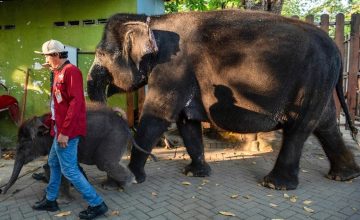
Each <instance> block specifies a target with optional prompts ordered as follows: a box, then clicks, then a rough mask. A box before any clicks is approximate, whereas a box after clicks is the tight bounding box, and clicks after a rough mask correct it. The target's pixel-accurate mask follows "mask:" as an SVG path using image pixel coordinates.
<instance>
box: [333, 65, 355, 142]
mask: <svg viewBox="0 0 360 220" xmlns="http://www.w3.org/2000/svg"><path fill="white" fill-rule="evenodd" d="M336 94H337V96H338V98H339V102H340V105H341V108H342V109H343V111H344V113H345V118H346V122H347V124H348V126H349V128H350V130H351V136H352V138H353V139H354V141H355V142H356V143H358V142H357V139H356V135H357V133H358V130H357V128H356V127H355V125H354V123H353V121H352V120H351V118H350V113H349V109H348V107H347V104H346V102H345V96H344V90H343V65H342V62H341V68H340V74H339V79H338V81H337V84H336Z"/></svg>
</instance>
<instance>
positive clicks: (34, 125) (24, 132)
mask: <svg viewBox="0 0 360 220" xmlns="http://www.w3.org/2000/svg"><path fill="white" fill-rule="evenodd" d="M86 113H87V135H86V137H85V138H83V139H81V141H80V143H79V149H78V161H79V163H83V164H87V165H96V166H97V167H98V168H99V170H101V171H105V172H106V173H107V180H106V181H105V182H104V183H103V187H104V188H113V187H115V186H116V187H124V186H125V185H127V184H130V183H131V182H133V181H134V176H133V174H132V173H131V172H130V170H129V169H128V168H127V167H126V166H124V165H123V164H121V163H120V160H121V157H122V156H123V154H124V153H125V152H126V150H127V148H128V147H129V146H131V145H133V146H135V147H136V148H138V146H137V145H136V143H135V142H134V139H133V137H132V135H131V132H130V130H129V127H128V125H127V122H126V120H125V119H124V118H123V117H122V116H120V115H119V114H118V113H117V112H115V111H113V110H111V109H109V108H106V107H103V106H97V105H92V106H88V107H87V112H86ZM48 120H49V114H46V115H42V116H40V117H33V118H32V119H29V120H27V121H25V122H24V123H23V124H22V125H21V127H20V128H19V131H18V144H17V147H16V157H15V164H14V169H13V172H12V175H11V178H10V180H9V182H8V183H7V185H6V186H5V188H4V190H3V193H4V194H5V193H6V192H7V191H8V189H9V188H10V187H11V186H12V185H13V184H14V183H15V182H16V180H17V178H18V176H19V173H20V171H21V169H22V167H23V165H25V164H27V163H29V162H30V161H32V160H34V159H36V158H38V157H40V156H45V155H47V154H48V153H49V152H50V148H51V145H52V141H53V137H51V135H50V132H49V127H48V126H47V125H46V124H47V123H46V121H48ZM140 150H142V149H140ZM144 153H147V154H150V153H148V152H145V151H144ZM150 155H151V156H153V155H152V154H150ZM153 157H154V156H153ZM154 158H155V157H154ZM155 159H156V158H155ZM63 179H64V178H63ZM62 183H64V184H65V185H66V188H68V186H69V184H68V183H66V182H65V181H62ZM62 191H63V192H64V191H65V193H66V192H69V191H68V190H64V187H63V186H62ZM66 194H67V193H66Z"/></svg>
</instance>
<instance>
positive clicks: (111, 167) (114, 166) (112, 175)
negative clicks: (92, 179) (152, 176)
mask: <svg viewBox="0 0 360 220" xmlns="http://www.w3.org/2000/svg"><path fill="white" fill-rule="evenodd" d="M104 171H105V172H106V173H107V176H108V179H107V180H106V181H105V182H104V183H103V184H102V186H103V188H104V189H113V188H114V185H115V184H116V185H117V187H121V188H124V187H125V186H128V185H130V184H131V183H133V182H134V181H135V177H134V175H133V174H132V173H131V172H130V170H129V169H128V168H127V167H126V166H124V165H123V164H121V163H111V164H107V165H106V166H105V170H104Z"/></svg>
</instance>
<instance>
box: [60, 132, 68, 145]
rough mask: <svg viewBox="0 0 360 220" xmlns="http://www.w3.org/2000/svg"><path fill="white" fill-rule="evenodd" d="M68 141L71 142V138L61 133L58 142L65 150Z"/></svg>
mask: <svg viewBox="0 0 360 220" xmlns="http://www.w3.org/2000/svg"><path fill="white" fill-rule="evenodd" d="M68 141H69V136H66V135H63V134H61V133H60V134H59V136H58V142H59V144H60V146H61V147H63V148H65V147H67V145H68Z"/></svg>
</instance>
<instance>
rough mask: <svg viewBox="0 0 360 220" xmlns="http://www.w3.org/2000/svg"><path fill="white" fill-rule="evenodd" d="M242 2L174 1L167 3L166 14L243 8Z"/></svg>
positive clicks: (213, 0)
mask: <svg viewBox="0 0 360 220" xmlns="http://www.w3.org/2000/svg"><path fill="white" fill-rule="evenodd" d="M242 2H243V1H242V0H173V1H169V2H165V12H166V13H173V12H183V11H207V10H218V9H225V8H243V3H242Z"/></svg>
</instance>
